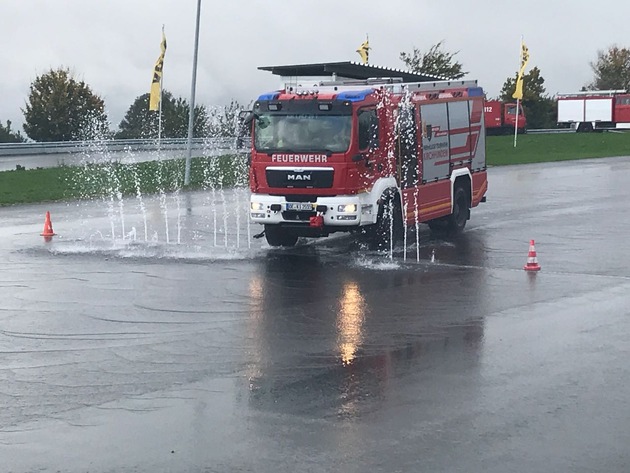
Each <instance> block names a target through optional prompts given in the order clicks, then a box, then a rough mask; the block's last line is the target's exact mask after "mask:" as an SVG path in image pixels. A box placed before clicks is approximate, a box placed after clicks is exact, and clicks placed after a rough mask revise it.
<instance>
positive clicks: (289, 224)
mask: <svg viewBox="0 0 630 473" xmlns="http://www.w3.org/2000/svg"><path fill="white" fill-rule="evenodd" d="M334 64H344V65H345V66H348V65H349V64H350V65H352V68H351V69H352V71H351V72H349V71H348V68H347V67H346V69H345V70H343V71H341V72H340V74H343V75H344V76H346V77H345V79H344V80H340V79H339V78H338V77H337V76H336V74H333V77H332V80H329V81H318V82H316V83H313V81H312V79H311V82H310V83H304V84H302V83H298V81H299V79H295V80H294V81H293V83H289V84H287V85H286V86H285V88H284V89H282V90H279V91H275V92H271V93H268V94H264V95H261V96H260V97H259V98H258V100H256V101H255V103H254V106H253V110H252V113H251V115H250V118H249V121H251V133H252V149H251V165H250V170H249V179H250V189H251V202H250V216H251V219H252V221H254V222H257V223H260V224H262V225H264V235H265V237H266V239H267V242H268V243H269V245H271V246H292V245H294V244H295V243H296V242H297V239H298V238H299V237H322V236H327V235H329V234H330V233H333V232H339V231H353V230H361V231H362V232H363V233H366V234H368V235H369V236H370V237H371V238H372V241H374V242H376V243H377V244H378V246H380V247H386V246H387V245H390V244H392V242H393V241H394V240H395V239H397V238H400V237H401V236H402V232H403V229H404V228H405V227H406V226H413V225H415V224H416V223H427V224H429V226H430V227H431V228H433V229H435V228H444V229H449V230H451V231H453V232H459V231H461V230H463V228H464V226H465V225H466V221H467V220H468V219H469V218H470V208H472V207H475V206H477V205H478V204H479V203H480V202H482V201H485V193H486V190H487V186H488V184H487V173H486V156H485V131H484V126H483V124H484V122H483V107H484V93H483V90H482V89H481V88H480V87H478V86H477V83H476V81H450V82H448V81H434V82H418V81H416V82H403V81H402V80H401V78H391V77H390V78H386V79H356V76H357V73H356V71H357V69H360V68H369V69H370V70H369V71H366V72H365V73H373V72H374V69H385V68H375V67H374V66H364V65H359V64H355V63H333V65H334ZM327 65H328V66H330V63H329V64H327ZM311 66H313V65H311ZM315 66H322V65H315ZM277 67H278V68H282V67H293V68H295V67H298V68H299V67H300V66H277ZM261 69H265V68H261ZM329 70H330V69H329ZM280 71H281V72H282V69H280ZM392 71H394V70H391V69H387V72H392ZM398 72H400V71H398ZM359 74H360V73H359ZM285 75H286V74H285ZM310 75H315V74H314V73H312V72H311V74H310ZM348 77H350V78H351V79H352V80H347V78H348ZM403 79H404V78H403Z"/></svg>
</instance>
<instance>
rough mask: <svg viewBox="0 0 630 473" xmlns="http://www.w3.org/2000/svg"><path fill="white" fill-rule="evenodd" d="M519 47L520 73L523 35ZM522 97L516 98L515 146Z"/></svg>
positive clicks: (519, 68)
mask: <svg viewBox="0 0 630 473" xmlns="http://www.w3.org/2000/svg"><path fill="white" fill-rule="evenodd" d="M518 48H519V53H518V59H519V61H518V70H519V73H520V70H521V66H522V65H523V35H521V42H520V44H519V46H518ZM516 82H517V83H518V77H517V79H516ZM520 104H521V99H516V120H514V147H515V148H516V137H517V136H518V111H519V107H520V106H521V105H520Z"/></svg>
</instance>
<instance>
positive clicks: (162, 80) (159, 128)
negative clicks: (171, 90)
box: [157, 25, 164, 151]
mask: <svg viewBox="0 0 630 473" xmlns="http://www.w3.org/2000/svg"><path fill="white" fill-rule="evenodd" d="M162 38H164V25H162ZM163 82H164V66H162V74H161V75H160V106H159V109H158V142H157V149H158V151H160V148H161V145H162V84H163Z"/></svg>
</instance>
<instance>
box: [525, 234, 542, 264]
mask: <svg viewBox="0 0 630 473" xmlns="http://www.w3.org/2000/svg"><path fill="white" fill-rule="evenodd" d="M523 269H524V270H525V271H540V265H539V264H538V258H537V257H536V247H535V246H534V240H529V253H528V254H527V264H526V265H525V266H523Z"/></svg>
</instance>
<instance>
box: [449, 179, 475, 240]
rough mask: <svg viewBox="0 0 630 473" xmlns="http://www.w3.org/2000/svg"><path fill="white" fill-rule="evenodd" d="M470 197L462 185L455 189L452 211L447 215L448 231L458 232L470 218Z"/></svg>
mask: <svg viewBox="0 0 630 473" xmlns="http://www.w3.org/2000/svg"><path fill="white" fill-rule="evenodd" d="M469 200H470V198H469V197H468V194H467V193H466V191H465V190H464V188H463V187H461V186H459V187H457V188H456V189H455V195H454V197H453V213H451V215H449V216H448V220H447V222H448V223H447V228H448V231H449V232H450V233H460V232H462V231H463V230H464V227H465V226H466V222H467V221H468V219H469V218H470V204H469Z"/></svg>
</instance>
